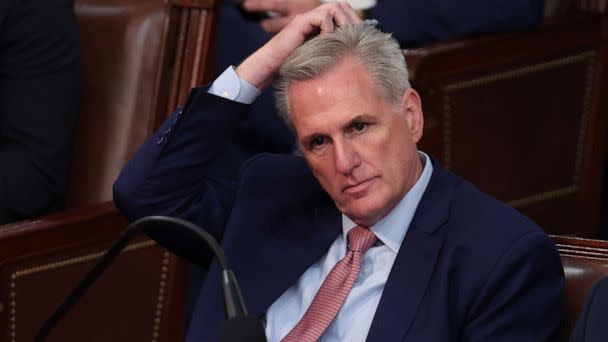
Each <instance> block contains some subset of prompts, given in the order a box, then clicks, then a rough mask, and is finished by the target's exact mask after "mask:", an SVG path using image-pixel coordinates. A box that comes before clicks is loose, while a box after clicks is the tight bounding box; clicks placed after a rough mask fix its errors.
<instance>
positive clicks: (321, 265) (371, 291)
mask: <svg viewBox="0 0 608 342" xmlns="http://www.w3.org/2000/svg"><path fill="white" fill-rule="evenodd" d="M208 92H209V93H211V94H213V95H217V96H221V97H224V98H227V99H230V100H232V101H237V102H240V103H245V104H250V103H252V102H253V101H254V100H255V98H256V97H257V96H258V95H259V94H260V91H259V90H258V89H257V88H255V87H254V86H253V85H251V84H250V83H248V82H247V81H245V80H242V79H240V78H239V77H238V75H237V74H236V71H235V70H234V68H233V67H229V68H227V69H226V70H225V71H224V72H223V73H222V74H221V75H220V76H219V77H218V78H217V79H216V80H215V81H214V82H213V84H212V85H211V87H210V88H209V90H208ZM418 153H419V155H420V159H421V160H422V162H423V164H424V168H423V170H422V174H421V176H420V178H419V179H418V181H416V184H414V186H413V187H412V189H410V191H408V193H407V194H405V196H404V197H403V198H402V199H401V201H400V202H399V203H398V204H397V206H396V207H395V208H394V209H393V210H392V211H391V212H390V213H389V214H388V215H386V216H385V217H384V218H383V219H381V220H380V221H378V222H377V223H376V224H375V225H373V226H372V227H371V228H370V229H371V230H372V231H373V232H374V234H376V237H377V238H378V240H379V241H380V242H381V243H379V244H376V245H375V246H373V247H372V248H370V249H369V250H368V251H367V252H366V253H365V255H364V256H363V262H362V263H361V270H360V271H359V275H358V276H357V280H356V281H355V284H354V285H353V287H352V289H351V291H350V293H349V294H348V297H347V298H346V300H345V302H344V304H343V305H342V308H341V309H340V311H339V312H338V314H337V315H336V318H335V319H334V320H333V322H332V323H331V324H330V325H329V327H328V328H327V330H326V331H325V333H324V334H323V336H321V339H320V341H325V342H328V341H349V342H351V341H352V342H356V341H365V338H366V337H367V333H368V332H369V328H370V326H371V324H372V320H373V318H374V314H375V313H376V308H377V307H378V303H379V302H380V297H381V296H382V291H383V290H384V284H385V283H386V280H387V279H388V275H389V273H390V271H391V268H392V267H393V263H394V262H395V258H396V257H397V252H398V251H399V248H400V247H401V242H402V241H403V238H404V237H405V234H406V233H407V230H408V228H409V225H410V223H411V221H412V218H413V217H414V213H415V212H416V208H417V207H418V203H419V202H420V199H421V198H422V194H424V191H425V190H426V187H427V185H428V183H429V180H430V179H431V174H432V173H433V165H432V164H431V163H430V159H429V157H428V156H427V155H426V154H425V153H424V152H421V151H419V152H418ZM356 225H357V224H356V223H354V222H353V221H352V220H351V219H349V218H348V217H346V216H345V215H344V214H343V215H342V235H339V236H338V238H337V239H336V240H335V241H334V242H333V243H332V245H331V246H330V248H329V250H328V251H327V253H326V254H325V255H324V256H323V257H321V259H320V260H319V261H317V262H316V263H315V264H313V265H312V266H310V267H309V268H308V270H306V272H304V274H303V275H302V276H301V277H300V279H299V280H298V281H297V282H296V283H295V284H294V285H293V286H291V287H290V288H289V289H287V291H285V292H284V293H283V294H282V295H281V297H279V299H277V300H276V301H275V302H274V303H273V304H272V305H271V306H270V308H268V310H267V311H266V337H267V339H268V341H269V342H273V341H280V340H281V339H282V338H283V337H285V336H286V335H287V334H288V333H289V332H290V331H291V329H293V327H294V326H295V325H296V324H297V323H298V322H299V321H300V319H301V318H302V316H304V313H305V312H306V310H307V309H308V307H309V306H310V303H311V302H312V300H313V298H314V296H315V295H316V294H317V291H318V290H319V287H321V284H322V283H323V280H325V278H326V277H327V275H328V274H329V272H330V271H331V269H332V268H333V267H334V265H336V264H337V263H338V261H340V260H341V259H342V258H344V256H345V255H346V251H347V246H346V236H347V234H348V232H349V231H350V230H351V229H352V228H354V227H355V226H356Z"/></svg>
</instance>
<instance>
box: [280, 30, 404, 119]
mask: <svg viewBox="0 0 608 342" xmlns="http://www.w3.org/2000/svg"><path fill="white" fill-rule="evenodd" d="M348 55H353V56H356V57H358V58H359V60H360V61H361V64H363V66H364V67H365V69H367V71H368V72H369V74H370V76H371V78H372V80H374V83H375V85H376V88H377V91H378V94H379V95H381V96H383V97H384V98H385V99H387V100H388V102H389V103H392V104H394V105H395V106H397V107H400V106H401V97H402V96H403V93H404V92H405V91H406V90H407V89H408V88H409V87H410V82H409V79H408V71H407V66H406V64H405V58H404V57H403V52H402V51H401V49H400V47H399V43H397V41H396V40H395V39H394V38H393V37H392V35H391V34H388V33H382V32H380V31H378V30H377V29H376V28H375V27H373V26H371V25H365V24H356V25H345V26H344V27H340V28H337V29H336V30H334V31H333V32H331V33H326V34H322V35H319V36H317V37H314V38H313V39H311V40H309V41H307V42H306V43H304V44H302V46H300V47H298V48H297V49H295V50H294V52H293V53H292V54H291V55H290V56H289V57H288V58H287V60H286V61H285V63H283V65H282V66H281V68H280V70H279V75H278V78H277V81H276V83H275V87H276V91H275V98H276V104H277V108H278V110H279V114H280V115H281V116H282V118H283V119H284V120H285V122H286V123H287V125H288V126H289V127H290V128H292V129H293V124H292V121H291V112H290V108H289V96H288V95H289V94H288V90H289V86H290V85H291V83H292V82H293V81H306V80H310V79H312V78H314V77H315V76H318V75H321V74H322V73H324V72H325V71H327V70H328V69H329V68H331V67H332V66H334V65H336V64H337V63H338V61H340V60H341V59H342V58H343V57H345V56H348Z"/></svg>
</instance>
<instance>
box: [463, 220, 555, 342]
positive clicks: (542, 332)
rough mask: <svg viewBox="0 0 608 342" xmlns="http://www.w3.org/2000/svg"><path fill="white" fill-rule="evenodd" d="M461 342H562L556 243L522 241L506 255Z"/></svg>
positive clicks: (535, 235)
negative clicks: (558, 341) (560, 340)
mask: <svg viewBox="0 0 608 342" xmlns="http://www.w3.org/2000/svg"><path fill="white" fill-rule="evenodd" d="M469 312H470V314H469V317H467V319H466V322H465V327H464V330H463V331H464V332H463V336H462V341H471V342H473V341H479V342H481V341H505V342H508V341H530V342H532V341H557V340H559V339H560V334H561V325H562V318H563V312H564V275H563V268H562V264H561V261H560V257H559V255H558V253H557V251H556V249H555V245H554V244H553V242H552V240H551V239H550V238H549V237H548V236H546V235H545V234H544V233H542V232H531V233H528V234H527V235H524V236H523V237H521V238H520V239H519V240H518V241H516V243H515V244H514V245H513V246H511V248H509V250H507V252H506V253H505V254H504V255H502V256H501V257H500V258H499V259H498V262H497V263H496V265H495V266H494V267H493V268H492V271H491V272H490V274H489V275H488V277H487V281H486V282H485V286H484V287H483V289H482V290H481V292H480V293H479V296H478V297H477V298H476V300H475V302H474V303H473V305H472V308H471V310H470V311H469Z"/></svg>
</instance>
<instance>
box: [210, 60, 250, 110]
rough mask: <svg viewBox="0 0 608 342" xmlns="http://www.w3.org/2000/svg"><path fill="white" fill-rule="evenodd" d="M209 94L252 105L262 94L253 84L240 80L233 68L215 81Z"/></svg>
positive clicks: (228, 69) (227, 69) (225, 71)
mask: <svg viewBox="0 0 608 342" xmlns="http://www.w3.org/2000/svg"><path fill="white" fill-rule="evenodd" d="M207 92H208V93H209V94H213V95H217V96H221V97H223V98H226V99H229V100H232V101H236V102H240V103H244V104H251V103H252V102H253V101H254V100H255V99H256V98H257V97H258V96H259V95H260V94H261V93H262V92H261V91H260V90H259V89H258V88H256V87H255V86H253V85H252V84H251V83H249V82H247V81H245V80H243V79H241V78H239V75H237V74H236V70H235V69H234V67H233V66H229V67H228V68H226V70H224V72H223V73H222V74H221V75H220V76H219V77H218V78H216V79H215V81H213V84H211V87H209V90H207Z"/></svg>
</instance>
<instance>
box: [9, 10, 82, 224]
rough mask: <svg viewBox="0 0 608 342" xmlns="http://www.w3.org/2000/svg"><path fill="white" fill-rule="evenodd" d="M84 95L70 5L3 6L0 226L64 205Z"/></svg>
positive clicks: (76, 29) (77, 43) (76, 33)
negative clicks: (73, 144) (74, 134)
mask: <svg viewBox="0 0 608 342" xmlns="http://www.w3.org/2000/svg"><path fill="white" fill-rule="evenodd" d="M81 92H82V65H81V56H80V37H79V34H78V27H77V25H76V18H75V15H74V9H73V4H72V1H71V0H48V1H25V0H24V1H14V0H6V1H2V4H1V5H0V224H2V223H6V222H11V221H16V220H20V219H24V218H31V217H34V216H38V215H41V214H44V213H47V212H49V211H51V210H56V209H59V208H60V207H61V206H62V205H63V201H64V197H65V193H66V190H67V183H68V174H69V170H70V166H71V160H72V149H73V146H72V143H73V133H74V127H75V124H76V119H77V113H78V110H79V104H80V95H81Z"/></svg>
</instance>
